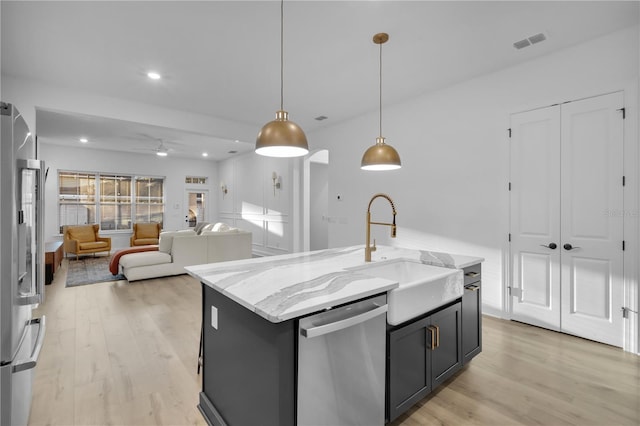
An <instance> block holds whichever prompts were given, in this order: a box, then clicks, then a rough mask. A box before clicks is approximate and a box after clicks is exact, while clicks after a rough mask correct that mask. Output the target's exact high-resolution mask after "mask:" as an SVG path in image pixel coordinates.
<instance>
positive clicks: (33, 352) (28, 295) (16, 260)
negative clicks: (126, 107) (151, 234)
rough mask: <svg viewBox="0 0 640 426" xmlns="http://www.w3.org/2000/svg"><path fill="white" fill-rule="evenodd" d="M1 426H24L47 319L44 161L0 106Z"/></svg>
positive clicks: (12, 114) (15, 115)
mask: <svg viewBox="0 0 640 426" xmlns="http://www.w3.org/2000/svg"><path fill="white" fill-rule="evenodd" d="M0 117H1V119H2V121H1V124H0V130H1V135H2V139H0V332H1V336H0V425H25V424H27V422H28V420H29V411H30V409H31V399H32V384H33V368H34V367H35V365H36V362H37V360H38V356H39V354H40V349H41V348H42V342H43V339H44V334H45V318H44V316H43V317H41V318H32V310H33V308H34V305H37V304H38V303H42V302H43V299H44V265H43V263H44V262H43V260H44V241H43V214H42V208H43V206H44V204H43V196H44V177H43V163H42V162H41V161H38V160H36V154H37V153H36V143H35V138H34V136H33V135H32V134H31V133H30V132H29V128H28V126H27V123H26V121H25V120H24V118H23V117H22V116H21V115H20V113H19V112H18V110H17V109H16V108H15V107H14V106H13V105H12V104H8V103H4V102H0Z"/></svg>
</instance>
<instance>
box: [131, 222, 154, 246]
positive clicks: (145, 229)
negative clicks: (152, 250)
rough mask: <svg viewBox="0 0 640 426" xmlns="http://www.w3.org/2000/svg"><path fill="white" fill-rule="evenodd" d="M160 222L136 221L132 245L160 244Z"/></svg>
mask: <svg viewBox="0 0 640 426" xmlns="http://www.w3.org/2000/svg"><path fill="white" fill-rule="evenodd" d="M160 228H161V227H160V224H159V223H154V222H152V223H134V224H133V235H132V236H131V242H130V245H131V247H134V246H146V245H150V244H158V241H159V239H160Z"/></svg>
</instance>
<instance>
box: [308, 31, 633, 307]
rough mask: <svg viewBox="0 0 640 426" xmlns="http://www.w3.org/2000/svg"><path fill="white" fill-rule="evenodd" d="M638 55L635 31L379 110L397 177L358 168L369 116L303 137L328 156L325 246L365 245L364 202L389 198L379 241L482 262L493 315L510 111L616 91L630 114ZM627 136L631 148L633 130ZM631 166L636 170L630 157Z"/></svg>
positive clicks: (497, 301)
mask: <svg viewBox="0 0 640 426" xmlns="http://www.w3.org/2000/svg"><path fill="white" fill-rule="evenodd" d="M549 42H553V41H552V40H550V41H549ZM638 51H639V37H638V28H637V27H635V28H630V29H626V30H623V31H620V32H617V33H613V34H611V35H608V36H606V37H602V38H599V39H596V40H593V41H591V42H588V43H585V44H581V45H578V46H575V47H573V48H570V49H566V50H564V51H561V52H558V53H555V54H552V55H549V56H546V57H542V58H539V59H536V60H533V61H531V62H529V63H526V64H523V65H520V66H517V67H513V68H509V69H505V70H503V71H500V72H497V73H493V74H490V75H485V76H480V77H478V78H476V79H473V80H470V81H467V82H464V83H462V84H459V85H456V86H454V87H451V88H448V89H444V90H441V91H438V92H436V93H430V94H425V95H423V96H420V97H418V98H416V99H414V100H411V101H408V102H405V103H403V104H400V105H395V106H388V105H386V106H385V107H384V118H383V120H384V122H383V128H384V135H383V136H385V137H387V142H388V143H389V144H391V145H393V146H394V147H395V148H396V149H398V151H399V153H400V156H401V159H402V163H403V164H402V165H403V167H402V169H400V170H398V171H392V172H381V173H376V172H365V171H362V170H360V168H359V164H360V159H361V157H362V154H363V152H364V151H365V149H366V148H367V147H368V146H369V145H371V144H373V143H374V142H375V137H376V136H377V134H376V132H377V128H378V125H377V124H378V116H377V112H376V113H373V112H372V113H371V114H367V115H364V116H361V117H358V118H357V119H354V120H351V121H348V122H345V123H342V124H339V125H336V126H333V127H330V128H327V129H324V130H322V131H318V132H314V133H310V134H309V142H310V145H312V146H313V148H314V149H320V148H327V149H329V151H330V152H331V158H332V160H331V162H330V164H329V176H330V177H329V211H330V216H331V217H330V224H329V246H330V247H338V246H345V245H352V244H363V243H364V237H365V235H364V223H365V212H366V208H367V203H368V201H369V199H370V198H371V196H372V195H373V194H375V193H377V192H384V193H387V194H389V195H390V196H391V197H392V198H393V199H394V201H395V203H396V207H397V210H398V216H397V221H398V225H399V228H398V237H397V239H396V240H395V241H391V240H390V239H389V238H388V237H387V235H388V229H386V228H381V227H378V229H375V230H373V236H374V237H375V238H376V239H377V240H378V243H379V244H380V243H383V242H386V243H393V244H397V245H402V246H409V247H414V248H425V249H433V250H442V251H447V252H453V253H460V254H468V255H476V256H482V257H484V258H485V259H486V261H485V263H484V264H483V303H484V306H485V310H486V311H487V312H490V313H494V314H498V315H500V314H501V313H502V309H503V306H504V292H503V287H502V282H503V267H504V265H503V253H504V250H506V248H507V247H508V246H507V234H508V232H509V228H508V217H509V216H508V191H507V182H508V176H509V173H508V171H509V168H508V167H509V166H508V138H507V128H508V126H509V114H510V113H512V112H517V111H521V110H524V109H528V108H534V107H540V106H545V105H549V104H553V103H557V102H564V101H568V100H573V99H579V98H583V97H588V96H593V95H598V94H602V93H606V92H610V91H614V90H625V97H626V99H627V101H628V102H630V104H631V105H633V106H634V107H636V106H637V104H638V91H637V84H638ZM514 54H517V53H514ZM397 65H398V64H396V66H397ZM434 66H438V64H434ZM442 66H446V64H442ZM372 107H373V106H372ZM630 115H631V114H628V115H627V117H629V118H630V120H632V121H635V120H637V115H635V114H634V115H633V117H630ZM630 128H635V125H633V126H631V127H630ZM632 133H633V132H632ZM626 137H627V139H629V138H632V141H631V142H632V144H633V145H634V146H637V143H638V136H637V132H635V134H627V135H626ZM344 141H349V143H344ZM633 162H634V164H635V166H636V167H635V168H636V169H637V164H638V161H637V157H636V158H635V159H633ZM633 185H637V178H636V179H635V181H634V182H633ZM636 191H637V189H636ZM338 195H340V198H341V200H340V201H338V199H337V197H338ZM385 204H386V203H385V202H384V200H376V203H375V204H374V209H373V218H374V220H387V219H390V218H391V211H390V208H389V206H388V205H385ZM636 220H637V218H636ZM633 239H637V235H636V238H633Z"/></svg>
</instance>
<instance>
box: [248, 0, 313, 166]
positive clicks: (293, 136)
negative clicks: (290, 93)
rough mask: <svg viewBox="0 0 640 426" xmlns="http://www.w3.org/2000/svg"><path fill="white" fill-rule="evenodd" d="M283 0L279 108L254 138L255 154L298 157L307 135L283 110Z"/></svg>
mask: <svg viewBox="0 0 640 426" xmlns="http://www.w3.org/2000/svg"><path fill="white" fill-rule="evenodd" d="M283 50H284V0H281V1H280V109H279V110H278V111H276V119H275V120H273V121H270V122H268V123H267V124H265V125H264V126H263V127H262V129H261V130H260V133H258V137H257V139H256V149H255V151H256V154H260V155H265V156H267V157H300V156H302V155H305V154H307V153H308V152H309V145H308V144H307V137H306V136H305V134H304V132H303V131H302V129H301V128H300V126H298V125H297V124H296V123H294V122H293V121H289V113H288V112H287V111H284V108H283V103H284V102H283V99H284V89H283V87H284V71H283V70H284V59H283V55H284V54H283Z"/></svg>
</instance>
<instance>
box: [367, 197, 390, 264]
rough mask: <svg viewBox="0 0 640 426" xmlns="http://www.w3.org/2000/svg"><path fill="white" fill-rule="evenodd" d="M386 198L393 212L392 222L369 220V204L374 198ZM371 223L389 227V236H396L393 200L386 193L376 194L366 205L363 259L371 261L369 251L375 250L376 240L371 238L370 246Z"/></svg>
mask: <svg viewBox="0 0 640 426" xmlns="http://www.w3.org/2000/svg"><path fill="white" fill-rule="evenodd" d="M379 197H382V198H386V200H387V201H388V202H389V204H391V211H392V212H393V223H385V222H371V204H372V203H373V200H375V199H376V198H379ZM371 225H384V226H390V227H391V238H395V237H396V206H395V205H394V204H393V200H392V199H391V197H389V196H388V195H387V194H376V195H374V196H373V197H371V200H370V201H369V207H367V238H366V241H365V246H364V261H365V262H371V252H374V251H376V240H375V239H374V240H373V246H371Z"/></svg>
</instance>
